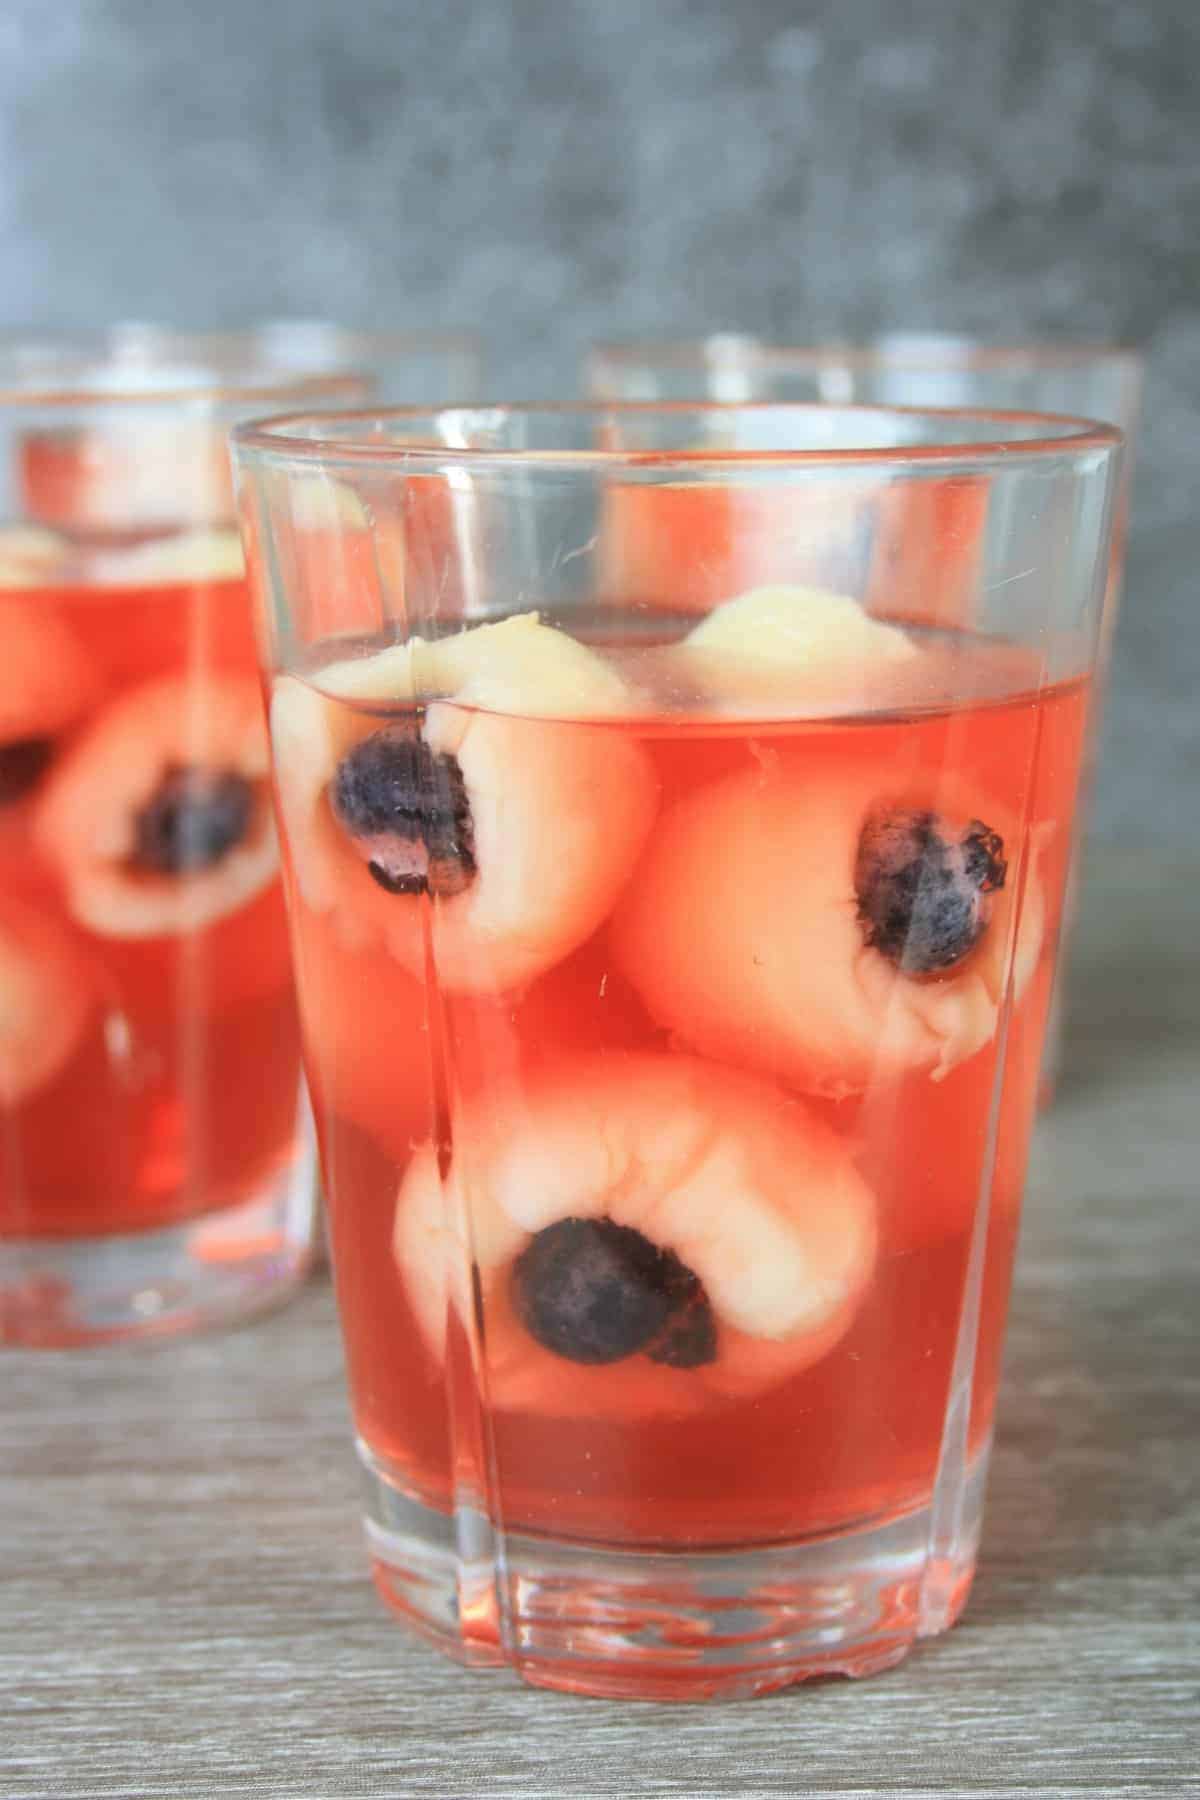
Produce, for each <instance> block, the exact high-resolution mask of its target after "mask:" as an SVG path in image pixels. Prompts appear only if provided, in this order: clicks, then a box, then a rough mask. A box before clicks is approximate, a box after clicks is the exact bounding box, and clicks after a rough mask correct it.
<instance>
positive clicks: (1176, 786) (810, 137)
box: [0, 0, 1200, 843]
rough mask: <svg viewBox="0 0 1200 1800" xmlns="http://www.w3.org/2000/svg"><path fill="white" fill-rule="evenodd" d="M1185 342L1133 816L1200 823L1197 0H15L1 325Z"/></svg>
mask: <svg viewBox="0 0 1200 1800" xmlns="http://www.w3.org/2000/svg"><path fill="white" fill-rule="evenodd" d="M270 312H286V313H292V314H308V315H311V314H314V313H322V312H324V313H333V314H337V315H340V316H343V317H345V318H348V319H351V320H354V321H358V322H362V323H376V322H391V323H396V324H411V325H413V326H418V325H428V324H430V323H461V324H467V325H470V324H478V325H481V326H482V327H483V329H484V331H485V333H486V336H487V338H488V340H489V343H490V347H491V349H492V351H493V354H494V357H495V365H494V367H495V375H494V380H493V385H494V386H497V387H501V388H503V389H505V390H506V391H507V392H508V393H509V394H510V395H511V396H515V397H520V396H522V395H524V396H526V397H529V396H533V395H535V394H538V395H543V394H546V393H548V392H551V391H553V390H555V389H560V390H564V391H565V390H566V389H567V387H568V384H569V383H571V382H572V380H573V379H574V373H575V359H576V356H577V354H578V351H579V349H580V346H581V345H582V344H583V343H584V341H585V340H586V339H587V338H588V337H589V336H592V335H606V334H609V335H611V334H620V333H625V332H633V331H650V332H666V331H671V330H680V331H695V330H699V329H707V328H718V327H724V328H730V327H740V328H742V329H745V330H756V331H763V332H768V333H773V334H778V335H781V336H785V337H788V338H792V339H804V338H809V337H813V336H816V335H818V334H830V333H847V332H858V331H868V330H872V329H876V328H879V327H880V326H888V325H890V326H894V327H908V328H930V327H938V328H942V329H970V330H977V331H981V332H986V333H989V334H993V335H997V336H999V337H1003V338H1015V337H1019V336H1021V335H1022V334H1025V333H1028V332H1032V331H1040V330H1051V331H1057V332H1065V333H1071V334H1076V335H1080V334H1086V335H1092V334H1106V333H1113V334H1117V335H1120V336H1122V337H1133V338H1136V339H1142V340H1145V342H1146V343H1147V346H1148V348H1149V350H1150V352H1151V358H1152V361H1151V370H1150V381H1149V388H1148V394H1147V411H1146V427H1145V434H1144V442H1143V454H1142V458H1141V465H1140V476H1139V480H1138V484H1137V494H1136V507H1135V521H1134V535H1133V546H1132V555H1131V564H1130V571H1129V581H1128V590H1127V606H1126V615H1125V620H1124V624H1123V627H1122V631H1121V637H1120V643H1119V653H1118V658H1117V667H1116V677H1115V691H1114V694H1113V701H1112V705H1111V707H1110V711H1109V725H1108V731H1107V743H1106V754H1105V763H1104V770H1103V779H1102V787H1101V796H1100V803H1099V807H1098V812H1097V829H1098V830H1099V831H1100V832H1102V833H1103V834H1105V835H1108V836H1122V837H1126V838H1140V839H1147V840H1150V841H1153V840H1159V841H1165V840H1168V839H1171V838H1175V839H1180V838H1182V839H1186V840H1188V841H1190V842H1192V843H1195V841H1196V840H1197V838H1200V731H1198V729H1197V723H1196V713H1197V705H1196V694H1197V689H1198V687H1200V679H1198V677H1200V582H1198V580H1197V568H1198V565H1200V531H1198V529H1197V513H1198V512H1200V504H1198V501H1197V498H1195V497H1194V491H1195V489H1196V487H1197V477H1196V460H1197V451H1198V440H1200V429H1198V427H1200V4H1198V3H1197V0H1018V3H1011V4H1006V3H1005V0H914V3H912V4H905V3H903V0H829V3H828V4H825V5H817V6H806V5H801V4H797V3H795V0H509V3H507V4H506V3H505V0H490V3H489V0H479V3H478V4H474V5H472V4H466V3H463V0H202V3H201V4H196V3H195V0H0V325H3V324H10V325H40V326H71V325H77V324H87V323H92V324H94V323H101V322H107V321H110V320H116V319H119V318H123V317H139V318H149V317H157V318H160V319H164V320H169V321H175V322H178V323H181V324H193V325H206V324H238V323H242V322H245V321H246V320H248V319H251V318H254V317H256V316H259V315H262V314H264V313H270Z"/></svg>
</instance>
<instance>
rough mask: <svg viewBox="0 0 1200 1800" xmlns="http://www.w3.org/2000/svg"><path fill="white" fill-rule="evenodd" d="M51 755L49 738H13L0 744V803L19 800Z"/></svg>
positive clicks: (48, 762) (46, 765)
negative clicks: (7, 742) (9, 741)
mask: <svg viewBox="0 0 1200 1800" xmlns="http://www.w3.org/2000/svg"><path fill="white" fill-rule="evenodd" d="M53 754H54V740H53V739H52V738H38V737H33V738H14V739H13V740H12V742H11V743H9V744H0V806H10V805H11V804H12V802H13V801H14V800H23V799H24V797H25V795H26V794H27V793H29V791H30V789H31V788H34V787H36V786H37V784H38V782H39V781H40V780H41V778H42V776H43V775H44V774H45V772H46V770H47V768H48V767H49V766H50V758H51V757H52V756H53Z"/></svg>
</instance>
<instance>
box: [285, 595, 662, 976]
mask: <svg viewBox="0 0 1200 1800" xmlns="http://www.w3.org/2000/svg"><path fill="white" fill-rule="evenodd" d="M320 679H321V684H322V689H323V690H324V691H318V690H317V689H316V688H313V687H309V686H307V685H306V684H305V683H303V682H300V681H298V680H295V679H293V678H291V677H283V678H281V679H280V680H279V681H277V682H276V685H275V694H274V699H273V703H272V708H271V726H272V733H273V738H274V746H275V764H276V772H277V782H278V788H279V796H280V803H281V812H282V817H283V820H284V825H285V830H286V832H287V837H288V843H289V849H290V855H291V861H292V865H293V868H294V871H295V876H296V881H297V885H298V887H299V891H300V896H301V898H302V900H303V901H304V902H305V903H306V904H307V905H308V906H309V907H311V908H312V909H313V910H314V911H315V912H317V913H329V914H331V915H332V919H333V923H334V926H335V929H336V930H337V931H338V933H339V935H340V936H341V938H342V940H343V942H345V943H346V944H347V945H348V946H349V947H351V948H353V947H361V946H366V945H369V944H371V943H374V942H377V941H380V940H382V941H383V942H384V943H385V944H386V945H387V947H388V949H389V950H390V952H391V954H392V955H393V956H394V957H395V958H396V960H397V961H398V962H399V963H400V964H401V965H402V966H403V967H405V968H406V969H408V970H409V971H410V972H411V973H413V974H417V975H420V976H424V974H425V971H426V967H427V957H431V958H432V964H433V966H434V968H435V969H436V972H437V978H438V980H439V981H440V982H442V983H443V984H444V985H445V986H446V987H447V988H450V989H468V990H472V991H503V990H507V989H510V988H513V987H517V986H520V985H522V984H524V983H525V982H528V981H530V980H532V979H533V978H534V977H535V976H536V975H538V974H540V973H541V972H542V971H543V970H545V969H547V968H549V967H551V966H552V965H553V964H554V963H556V962H558V961H560V960H561V959H562V958H563V957H565V956H566V955H567V954H569V952H570V951H571V950H573V949H574V948H575V947H576V946H577V945H578V944H580V943H582V942H583V940H584V939H585V938H587V937H589V936H590V935H591V933H592V932H593V931H594V930H595V929H596V927H597V926H598V925H599V924H600V923H601V921H602V920H603V918H604V916H605V915H606V913H607V912H608V911H609V909H610V908H611V906H612V904H613V902H614V901H615V899H616V897H617V894H618V893H619V891H620V889H621V887H622V886H623V884H624V883H625V881H626V880H627V879H628V877H629V874H630V872H631V870H632V868H633V865H634V862H635V860H636V858H637V856H638V853H639V851H640V850H641V847H642V845H643V843H644V841H645V838H646V835H647V832H648V831H649V828H650V823H651V819H652V816H653V811H654V806H655V801H656V792H655V784H654V779H653V776H652V774H651V772H650V768H649V765H648V763H647V760H646V758H645V755H644V752H643V751H642V750H641V748H640V747H639V746H638V745H636V744H634V743H631V742H630V741H629V740H628V738H627V737H626V736H625V735H623V734H621V733H619V732H617V731H613V730H609V729H606V728H605V727H604V726H603V725H600V724H590V723H584V724H579V723H575V724H568V723H563V722H559V721H560V720H562V719H566V718H570V717H572V716H573V715H574V716H575V717H579V716H582V717H583V718H584V719H589V718H591V719H594V718H596V717H597V715H601V716H603V715H611V714H612V713H613V712H615V711H617V710H618V709H619V708H620V707H621V706H622V705H628V704H629V703H630V702H629V696H628V694H627V691H626V689H625V687H624V684H623V683H622V682H621V680H620V677H619V676H618V675H617V674H616V673H615V671H614V670H612V669H611V668H610V667H609V666H608V665H607V664H606V663H605V662H604V661H603V660H602V659H601V658H600V657H598V656H596V655H595V654H594V653H593V652H591V651H590V650H587V649H585V648H584V646H583V645H581V644H578V643H576V642H575V641H574V640H573V639H571V638H569V637H567V636H566V635H565V634H564V633H562V632H559V631H555V630H553V629H552V628H550V627H548V626H544V625H541V624H539V623H538V621H537V618H536V616H535V615H525V616H524V617H521V618H513V619H509V620H506V621H504V622H503V623H501V624H497V625H490V626H479V627H477V628H476V629H475V630H473V631H467V632H462V633H460V634H458V635H457V636H455V637H451V638H447V639H444V640H442V641H440V642H437V643H426V642H424V641H423V640H421V639H415V640H413V641H411V642H410V643H407V644H404V645H398V646H396V647H394V648H393V649H390V650H385V651H382V652H380V653H379V654H378V655H376V656H373V657H368V658H363V659H361V660H357V661H346V662H342V663H338V664H335V665H333V666H332V667H331V668H328V669H326V670H325V671H324V672H323V674H322V676H321V678H320ZM443 694H444V695H446V696H447V699H445V700H439V699H437V698H435V696H438V695H443ZM334 696H336V697H334ZM384 708H387V709H388V710H387V711H384V710H383V709H384ZM368 709H370V710H368ZM482 709H488V710H482ZM493 709H494V710H493ZM533 714H542V715H550V716H547V717H533V716H530V715H533ZM556 714H557V715H558V718H555V717H554V716H553V715H556ZM517 715H521V716H517ZM427 935H428V944H427V942H426V939H427Z"/></svg>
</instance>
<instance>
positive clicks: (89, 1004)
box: [0, 896, 96, 1128]
mask: <svg viewBox="0 0 1200 1800" xmlns="http://www.w3.org/2000/svg"><path fill="white" fill-rule="evenodd" d="M95 1002H96V994H95V986H94V983H93V980H92V977H91V973H90V971H89V969H88V966H87V963H86V960H85V959H84V957H83V956H82V955H81V953H80V951H79V950H78V948H77V947H76V946H75V944H73V943H72V941H71V939H70V937H69V936H68V934H67V933H66V932H65V931H64V930H63V929H62V927H61V926H59V925H57V924H55V923H54V921H53V920H52V919H50V918H48V917H46V915H45V914H44V913H41V912H37V911H35V910H34V909H33V908H32V907H30V906H28V905H23V904H21V903H19V902H17V901H15V900H13V899H12V898H11V897H8V896H5V897H3V898H0V1106H5V1107H9V1106H19V1105H20V1104H21V1103H22V1102H23V1101H25V1100H29V1099H31V1098H32V1097H33V1096H34V1095H35V1094H36V1093H38V1092H40V1091H41V1089H43V1088H45V1087H47V1086H48V1085H49V1084H50V1082H52V1081H53V1080H54V1078H55V1076H56V1075H57V1074H58V1073H59V1072H60V1071H61V1070H62V1069H63V1068H64V1067H65V1065H66V1064H67V1062H68V1061H69V1060H70V1058H71V1057H72V1055H73V1054H74V1053H75V1051H76V1050H77V1049H78V1048H79V1047H80V1045H81V1043H82V1041H83V1038H84V1034H85V1032H86V1030H87V1025H88V1020H89V1018H90V1016H91V1014H92V1012H93V1009H94V1007H95ZM64 1128H66V1127H65V1126H64Z"/></svg>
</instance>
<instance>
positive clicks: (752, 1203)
mask: <svg viewBox="0 0 1200 1800" xmlns="http://www.w3.org/2000/svg"><path fill="white" fill-rule="evenodd" d="M443 1160H444V1159H443ZM393 1248H394V1252H395V1255H396V1259H397V1262H398V1264H399V1267H400V1269H401V1272H402V1274H403V1276H404V1279H405V1282H406V1284H407V1287H408V1293H409V1299H410V1302H411V1304H412V1307H413V1310H414V1312H415V1314H416V1317H417V1320H418V1323H419V1325H420V1328H421V1330H422V1333H423V1334H424V1336H425V1338H426V1341H427V1343H428V1345H429V1348H430V1349H431V1351H432V1352H433V1353H434V1354H435V1355H436V1356H439V1357H440V1356H442V1355H444V1346H445V1341H446V1324H447V1316H448V1311H449V1308H450V1307H454V1308H455V1309H456V1310H457V1311H458V1313H459V1315H460V1318H461V1319H462V1321H463V1323H464V1324H466V1325H467V1326H468V1329H470V1322H471V1318H472V1303H471V1295H472V1291H473V1289H474V1291H476V1292H477V1295H478V1306H479V1309H480V1312H479V1316H480V1324H481V1341H480V1347H479V1358H480V1379H481V1381H482V1383H483V1386H484V1389H485V1392H486V1394H487V1396H488V1401H489V1404H491V1405H492V1406H495V1407H501V1408H510V1409H514V1410H523V1411H529V1410H536V1411H538V1412H543V1413H549V1414H564V1415H568V1416H572V1417H576V1416H589V1417H590V1416H604V1417H637V1416H643V1417H644V1416H646V1415H654V1414H659V1415H670V1414H681V1413H687V1412H691V1411H694V1410H696V1409H698V1408H702V1407H704V1406H708V1405H712V1404H714V1403H718V1402H720V1401H721V1400H723V1399H726V1398H732V1397H737V1396H743V1395H752V1394H755V1393H758V1392H760V1391H762V1390H763V1389H765V1388H768V1387H770V1386H771V1385H772V1384H774V1383H776V1382H778V1381H781V1380H783V1379H784V1378H785V1377H786V1376H788V1375H791V1374H795V1373H797V1372H798V1371H800V1370H802V1369H804V1368H807V1367H809V1366H810V1365H811V1364H812V1363H814V1362H817V1361H819V1360H820V1359H821V1358H822V1357H823V1356H825V1355H827V1354H828V1353H829V1351H830V1350H831V1349H833V1347H834V1346H835V1345H836V1344H837V1342H838V1341H839V1339H840V1338H841V1337H842V1335H843V1334H844V1333H845V1331H846V1330H847V1329H848V1327H849V1325H850V1323H851V1321H852V1320H853V1318H854V1316H855V1313H856V1311H857V1309H858V1307H859V1305H860V1303H861V1301H862V1298H863V1295H864V1293H865V1290H866V1288H867V1285H868V1283H869V1281H870V1279H871V1275H872V1272H873V1269H874V1263H875V1253H876V1226H875V1202H874V1199H873V1197H872V1195H871V1193H870V1191H869V1190H868V1188H867V1187H866V1185H865V1183H864V1182H863V1181H862V1179H861V1177H860V1176H859V1175H858V1174H857V1173H856V1171H855V1169H854V1167H853V1164H852V1162H851V1160H850V1157H849V1155H848V1153H847V1151H846V1149H845V1147H844V1146H843V1145H842V1143H841V1142H840V1140H839V1139H838V1138H836V1137H835V1136H834V1134H833V1133H832V1132H831V1131H830V1130H829V1129H828V1127H827V1126H825V1125H824V1124H822V1123H821V1122H820V1121H818V1120H817V1119H816V1118H815V1117H814V1116H813V1115H812V1114H811V1113H810V1112H809V1111H808V1110H807V1109H806V1108H805V1107H804V1105H803V1103H802V1102H801V1101H798V1100H795V1099H790V1098H788V1097H787V1096H785V1095H784V1094H783V1093H781V1092H780V1091H779V1090H778V1089H776V1088H775V1087H773V1086H772V1085H770V1084H768V1083H764V1082H761V1081H759V1080H757V1079H756V1078H754V1077H751V1076H747V1075H744V1074H741V1073H739V1072H737V1071H735V1070H731V1069H728V1068H721V1067H718V1066H716V1065H713V1064H708V1063H704V1062H700V1061H697V1060H696V1059H694V1058H690V1057H668V1056H655V1055H640V1054H624V1053H618V1054H612V1053H609V1054H600V1055H594V1056H586V1057H580V1058H578V1059H576V1060H575V1061H573V1062H568V1063H567V1064H566V1065H565V1066H562V1067H560V1068H559V1069H558V1070H557V1071H556V1072H554V1073H553V1074H552V1075H550V1076H548V1077H545V1078H542V1079H540V1080H539V1081H536V1082H534V1083H532V1084H531V1085H529V1086H527V1087H523V1088H515V1089H512V1090H505V1091H496V1092H492V1093H490V1094H487V1095H486V1096H481V1097H479V1098H478V1099H477V1100H476V1101H475V1102H474V1103H473V1104H472V1105H471V1106H470V1107H469V1108H466V1109H464V1111H463V1112H462V1113H461V1115H460V1116H459V1117H458V1118H457V1119H456V1121H455V1127H454V1133H453V1142H452V1153H451V1155H450V1158H449V1166H448V1169H446V1172H445V1174H444V1176H443V1175H441V1174H439V1159H438V1154H437V1151H436V1149H435V1148H434V1147H433V1146H429V1147H427V1148H426V1149H425V1150H423V1151H422V1152H420V1153H419V1154H418V1156H417V1157H416V1158H415V1159H414V1161H413V1163H412V1165H411V1167H410V1169H409V1171H408V1173H407V1174H406V1176H405V1178H404V1181H403V1183H402V1184H401V1188H400V1194H399V1199H398V1202H397V1210H396V1223H395V1231H394V1239H393Z"/></svg>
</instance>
